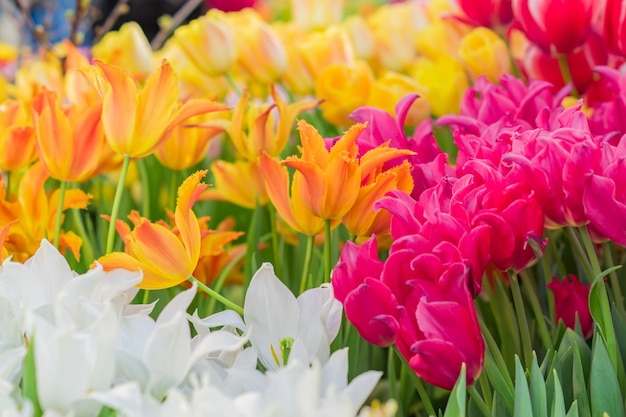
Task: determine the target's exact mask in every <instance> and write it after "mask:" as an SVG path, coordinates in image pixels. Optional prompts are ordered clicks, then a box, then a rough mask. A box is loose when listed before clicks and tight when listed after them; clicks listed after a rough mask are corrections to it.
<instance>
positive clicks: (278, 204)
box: [260, 153, 324, 235]
mask: <svg viewBox="0 0 626 417" xmlns="http://www.w3.org/2000/svg"><path fill="white" fill-rule="evenodd" d="M260 168H261V173H262V174H263V178H264V179H265V186H266V188H267V194H268V196H269V198H270V200H271V201H272V204H273V205H274V207H275V208H276V211H277V212H278V215H279V216H280V217H281V218H282V219H283V220H284V221H285V223H287V224H288V225H289V227H291V228H292V229H293V230H295V231H296V232H299V233H304V234H306V235H316V234H318V233H320V232H322V231H323V230H324V219H322V218H321V217H319V216H316V215H315V214H313V213H312V212H311V210H309V209H308V208H307V207H306V205H305V204H304V202H303V201H302V197H301V196H300V192H299V191H300V183H301V181H302V176H301V175H300V174H298V173H296V174H295V175H294V177H293V181H292V183H291V187H289V172H287V168H286V167H282V166H280V163H279V162H278V161H276V160H275V159H273V158H271V157H270V156H269V155H267V154H266V153H263V154H262V155H261V163H260ZM290 190H291V192H290Z"/></svg>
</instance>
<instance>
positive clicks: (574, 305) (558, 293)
mask: <svg viewBox="0 0 626 417" xmlns="http://www.w3.org/2000/svg"><path fill="white" fill-rule="evenodd" d="M548 288H549V289H550V290H551V291H552V294H553V295H554V309H555V312H554V313H555V321H556V322H558V321H559V320H563V324H565V326H567V327H569V328H570V329H574V328H575V327H576V317H577V316H578V321H579V322H580V328H581V330H582V332H583V335H584V336H585V338H587V339H588V338H589V337H591V335H592V333H593V319H592V318H591V313H590V312H589V303H588V301H587V300H588V299H589V285H585V284H583V283H582V282H580V281H578V278H577V277H576V275H573V274H570V275H568V276H567V277H565V278H563V280H562V281H559V280H558V279H556V278H555V277H552V282H551V283H550V284H548Z"/></svg>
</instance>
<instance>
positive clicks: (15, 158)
mask: <svg viewBox="0 0 626 417" xmlns="http://www.w3.org/2000/svg"><path fill="white" fill-rule="evenodd" d="M0 149H2V152H0V169H1V170H4V171H14V170H17V169H21V168H24V167H26V166H28V165H29V164H30V163H31V162H33V160H34V159H35V158H36V157H37V153H36V151H35V135H34V130H33V127H32V123H31V121H30V118H29V117H28V113H27V112H26V110H25V108H24V106H23V104H22V103H20V102H19V101H15V100H6V101H5V102H3V103H2V104H1V105H0Z"/></svg>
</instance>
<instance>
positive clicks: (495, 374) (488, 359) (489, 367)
mask: <svg viewBox="0 0 626 417" xmlns="http://www.w3.org/2000/svg"><path fill="white" fill-rule="evenodd" d="M485 372H486V373H487V377H488V378H489V382H491V385H492V386H493V389H494V390H495V392H496V393H498V394H499V396H498V398H499V399H500V401H501V402H502V403H504V405H505V406H506V408H507V410H508V411H510V412H511V413H513V410H514V404H515V400H514V396H513V391H511V389H510V388H509V386H508V385H507V383H506V381H505V379H504V377H503V376H502V373H501V372H500V370H499V369H498V366H497V365H496V363H495V361H494V359H493V357H492V356H491V353H490V351H489V350H487V352H486V355H485Z"/></svg>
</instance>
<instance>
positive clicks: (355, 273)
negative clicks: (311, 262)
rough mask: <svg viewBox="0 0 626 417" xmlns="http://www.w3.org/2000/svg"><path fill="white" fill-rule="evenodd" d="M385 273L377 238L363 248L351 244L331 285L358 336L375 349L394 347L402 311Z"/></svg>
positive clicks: (347, 243)
mask: <svg viewBox="0 0 626 417" xmlns="http://www.w3.org/2000/svg"><path fill="white" fill-rule="evenodd" d="M382 270H383V262H381V261H380V259H379V258H378V247H377V244H376V236H372V238H371V239H369V240H368V241H367V242H366V243H364V244H363V245H362V246H358V245H356V244H354V243H353V242H350V241H348V242H346V246H344V249H343V250H342V251H341V256H340V258H339V263H338V264H337V266H336V267H335V269H334V270H333V275H332V279H331V284H332V286H333V289H334V291H335V297H337V299H338V300H339V301H340V302H341V303H342V304H343V306H344V310H345V312H346V317H347V319H348V320H349V321H350V323H352V325H353V326H354V327H355V328H356V329H357V331H358V332H359V334H360V335H361V336H362V337H363V338H364V339H365V340H367V341H368V342H370V343H372V344H374V345H376V346H381V347H386V346H390V345H391V344H393V343H394V340H395V336H396V332H397V331H398V327H399V325H398V318H399V308H400V307H399V305H398V302H397V300H396V297H395V296H394V294H393V293H392V292H391V290H390V289H389V288H388V287H387V286H386V285H385V283H383V282H382V281H381V279H380V277H381V273H382Z"/></svg>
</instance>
